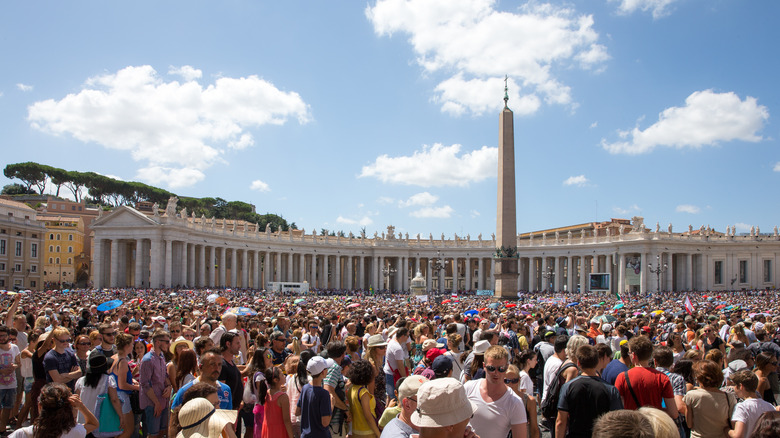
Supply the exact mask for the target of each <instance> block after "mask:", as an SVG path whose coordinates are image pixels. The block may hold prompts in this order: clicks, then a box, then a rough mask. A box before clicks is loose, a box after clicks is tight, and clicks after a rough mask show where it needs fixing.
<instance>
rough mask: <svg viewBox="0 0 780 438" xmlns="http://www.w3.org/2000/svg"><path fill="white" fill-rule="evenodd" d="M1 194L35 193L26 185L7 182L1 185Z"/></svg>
mask: <svg viewBox="0 0 780 438" xmlns="http://www.w3.org/2000/svg"><path fill="white" fill-rule="evenodd" d="M2 194H3V195H32V194H35V191H34V190H29V189H28V188H27V187H25V186H23V185H21V184H16V183H14V184H8V185H6V186H3V192H2Z"/></svg>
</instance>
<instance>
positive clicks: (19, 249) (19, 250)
mask: <svg viewBox="0 0 780 438" xmlns="http://www.w3.org/2000/svg"><path fill="white" fill-rule="evenodd" d="M21 256H22V242H16V257H21Z"/></svg>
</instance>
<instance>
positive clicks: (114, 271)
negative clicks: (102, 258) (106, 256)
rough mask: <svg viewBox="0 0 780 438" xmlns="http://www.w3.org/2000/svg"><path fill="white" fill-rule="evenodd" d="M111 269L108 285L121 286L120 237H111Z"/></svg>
mask: <svg viewBox="0 0 780 438" xmlns="http://www.w3.org/2000/svg"><path fill="white" fill-rule="evenodd" d="M110 266H111V270H110V271H109V274H108V278H109V280H108V287H119V239H111V265H110Z"/></svg>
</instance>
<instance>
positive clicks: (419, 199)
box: [398, 192, 439, 207]
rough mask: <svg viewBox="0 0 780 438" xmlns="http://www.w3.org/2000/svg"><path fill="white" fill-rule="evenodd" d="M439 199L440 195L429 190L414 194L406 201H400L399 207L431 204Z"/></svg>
mask: <svg viewBox="0 0 780 438" xmlns="http://www.w3.org/2000/svg"><path fill="white" fill-rule="evenodd" d="M438 200H439V197H438V196H436V195H432V194H430V193H428V192H422V193H418V194H416V195H412V196H411V197H409V199H407V200H406V201H398V206H399V207H411V206H413V205H422V206H429V205H433V204H435V203H436V201H438Z"/></svg>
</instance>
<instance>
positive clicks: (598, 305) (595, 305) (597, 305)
mask: <svg viewBox="0 0 780 438" xmlns="http://www.w3.org/2000/svg"><path fill="white" fill-rule="evenodd" d="M593 307H601V304H594V305H593Z"/></svg>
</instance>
